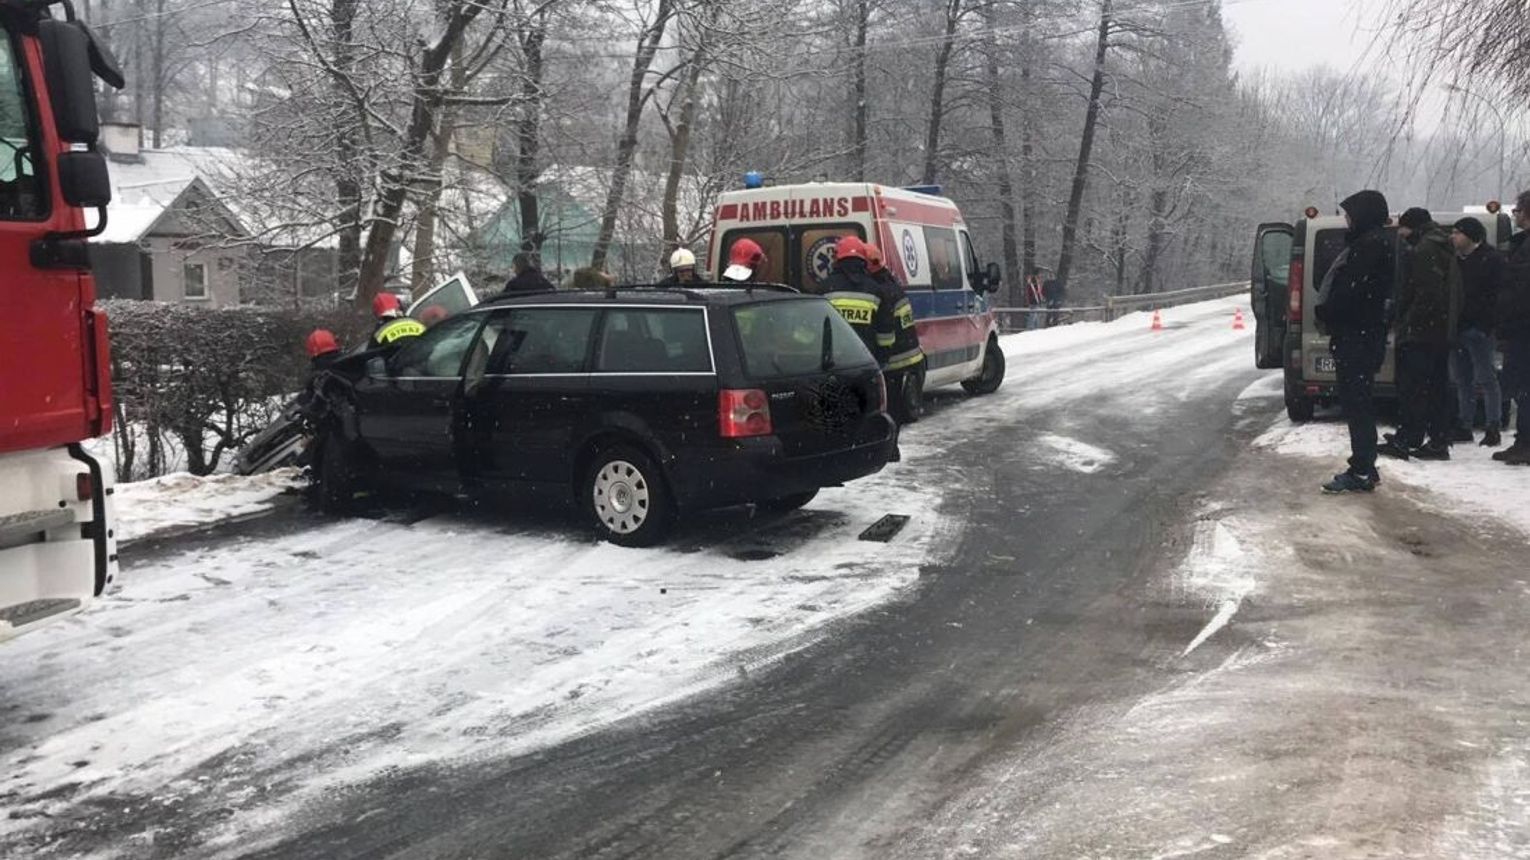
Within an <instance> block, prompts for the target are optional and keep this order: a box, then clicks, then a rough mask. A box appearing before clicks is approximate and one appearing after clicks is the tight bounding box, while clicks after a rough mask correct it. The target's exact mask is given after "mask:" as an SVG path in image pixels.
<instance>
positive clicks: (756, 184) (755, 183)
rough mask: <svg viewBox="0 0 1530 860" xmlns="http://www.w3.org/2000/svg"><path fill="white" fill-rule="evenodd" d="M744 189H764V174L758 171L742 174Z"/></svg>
mask: <svg viewBox="0 0 1530 860" xmlns="http://www.w3.org/2000/svg"><path fill="white" fill-rule="evenodd" d="M744 187H745V188H764V187H765V174H763V173H761V172H760V171H758V170H751V171H749V172H748V173H745V174H744Z"/></svg>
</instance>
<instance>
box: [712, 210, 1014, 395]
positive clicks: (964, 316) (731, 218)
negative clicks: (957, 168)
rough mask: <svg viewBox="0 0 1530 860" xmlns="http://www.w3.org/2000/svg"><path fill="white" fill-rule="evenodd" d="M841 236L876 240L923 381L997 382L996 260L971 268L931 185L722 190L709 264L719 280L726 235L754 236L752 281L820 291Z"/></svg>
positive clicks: (963, 235) (958, 221) (969, 385)
mask: <svg viewBox="0 0 1530 860" xmlns="http://www.w3.org/2000/svg"><path fill="white" fill-rule="evenodd" d="M749 184H754V183H753V182H750V183H749ZM847 235H854V236H857V237H859V238H861V239H864V240H866V241H867V242H869V243H871V244H873V245H876V246H878V248H880V249H881V251H882V258H883V261H884V262H885V264H886V265H887V267H888V269H890V270H891V271H892V273H893V275H894V276H896V277H897V279H898V281H899V283H901V284H903V286H904V289H905V290H906V291H907V292H908V297H909V301H910V303H911V304H912V305H913V307H914V321H915V325H916V327H917V329H918V331H919V343H920V346H921V347H923V349H924V353H925V378H924V387H925V388H932V387H939V386H946V385H956V384H961V385H962V387H964V388H966V389H967V390H968V391H969V392H971V393H974V394H988V393H991V392H993V391H995V390H997V389H998V387H999V385H1000V383H1002V382H1003V381H1004V353H1003V351H1002V350H1001V349H1000V348H999V341H998V333H999V326H998V322H997V320H996V319H995V317H994V313H993V311H992V309H991V308H990V307H989V301H988V294H990V293H993V292H994V291H996V290H998V288H999V280H1000V272H999V267H998V266H997V265H995V264H990V265H989V266H988V267H987V268H986V269H984V268H980V267H979V264H978V257H977V254H976V252H975V250H974V247H973V244H972V237H971V235H970V234H969V233H968V231H967V225H966V223H965V221H963V219H962V213H961V210H960V209H959V208H957V206H956V204H955V203H954V202H952V201H951V200H949V199H947V198H945V197H942V196H940V193H939V189H937V188H933V187H926V188H891V187H887V186H883V185H876V184H871V183H864V182H856V183H828V182H813V183H807V184H802V185H778V186H769V187H757V188H745V189H741V190H736V191H729V192H724V193H723V194H721V195H720V196H719V197H718V201H717V209H716V211H715V213H714V219H713V224H712V240H711V245H710V248H709V253H708V269H709V271H710V273H711V275H712V277H713V278H717V279H720V278H721V277H722V269H724V268H726V266H727V259H728V251H729V249H731V248H732V247H733V243H734V242H737V241H738V240H740V239H753V240H754V241H755V242H758V243H759V245H760V247H761V248H763V249H764V250H765V255H766V257H767V258H768V259H767V261H766V264H765V266H764V267H763V270H762V271H760V272H756V273H755V279H756V280H759V281H763V282H770V283H778V284H786V285H788V286H791V287H796V288H797V289H799V290H802V291H803V292H808V293H815V294H821V293H823V292H824V289H823V281H824V279H825V278H827V277H828V276H829V271H830V268H831V267H832V266H833V264H834V245H835V243H836V242H838V241H839V239H840V238H841V237H843V236H847Z"/></svg>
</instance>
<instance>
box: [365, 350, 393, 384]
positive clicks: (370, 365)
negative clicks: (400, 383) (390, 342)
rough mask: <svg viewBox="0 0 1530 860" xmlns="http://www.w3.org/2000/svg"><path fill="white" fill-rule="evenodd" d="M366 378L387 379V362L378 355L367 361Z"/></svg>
mask: <svg viewBox="0 0 1530 860" xmlns="http://www.w3.org/2000/svg"><path fill="white" fill-rule="evenodd" d="M367 376H368V377H369V378H371V379H387V378H388V360H387V359H385V358H383V357H382V356H380V355H374V356H372V357H371V358H369V359H367Z"/></svg>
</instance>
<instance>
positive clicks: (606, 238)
mask: <svg viewBox="0 0 1530 860" xmlns="http://www.w3.org/2000/svg"><path fill="white" fill-rule="evenodd" d="M673 13H674V0H659V8H658V10H657V11H656V12H655V13H654V19H653V23H652V24H650V25H648V27H647V28H646V29H645V30H644V31H643V32H642V33H641V34H639V36H638V47H637V53H636V55H634V56H633V59H632V76H631V77H630V78H629V79H628V81H627V121H626V123H625V124H624V125H623V126H622V136H621V138H619V139H618V140H617V142H616V166H615V168H613V169H612V171H611V187H610V189H609V190H608V191H607V192H606V204H605V206H604V207H603V208H602V209H601V215H600V232H599V233H598V234H597V235H596V237H595V250H594V252H593V253H592V254H590V268H592V269H596V270H601V271H603V270H604V269H605V268H606V257H607V255H608V254H609V252H610V250H611V240H612V239H613V238H614V237H615V236H616V218H617V215H618V214H620V211H621V207H622V198H623V197H624V196H625V195H626V193H627V179H628V177H629V176H630V175H631V173H632V156H633V154H634V153H635V152H636V151H637V139H638V126H639V124H640V123H641V121H642V119H643V105H644V104H645V103H646V102H647V99H646V98H644V97H643V89H644V87H643V81H644V79H645V78H647V77H648V69H649V67H650V66H652V65H653V58H654V54H656V53H658V50H659V42H660V41H661V40H663V38H664V30H665V28H666V27H668V26H669V19H670V16H671V15H672V14H673Z"/></svg>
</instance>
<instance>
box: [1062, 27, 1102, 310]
mask: <svg viewBox="0 0 1530 860" xmlns="http://www.w3.org/2000/svg"><path fill="white" fill-rule="evenodd" d="M1110 4H1111V0H1100V29H1099V35H1098V37H1097V38H1096V42H1095V48H1094V76H1093V77H1092V78H1091V79H1090V81H1089V108H1088V110H1086V111H1085V113H1084V133H1083V136H1082V137H1081V138H1080V139H1079V143H1078V164H1077V165H1075V167H1074V169H1073V189H1072V191H1070V192H1069V193H1068V212H1067V214H1066V215H1064V216H1063V228H1062V253H1061V254H1059V255H1058V258H1057V279H1058V280H1059V281H1061V282H1063V283H1065V284H1066V283H1067V282H1068V275H1069V273H1070V272H1071V270H1072V269H1073V250H1074V245H1075V243H1076V242H1077V240H1078V218H1079V212H1080V210H1081V209H1082V208H1083V206H1084V189H1085V187H1086V186H1087V185H1088V182H1089V159H1090V157H1091V156H1092V154H1093V152H1094V133H1095V129H1096V127H1097V126H1098V125H1099V121H1100V93H1101V92H1103V91H1104V89H1105V56H1106V53H1107V52H1108V51H1109V50H1110V30H1111V15H1110Z"/></svg>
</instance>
